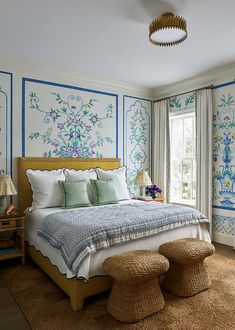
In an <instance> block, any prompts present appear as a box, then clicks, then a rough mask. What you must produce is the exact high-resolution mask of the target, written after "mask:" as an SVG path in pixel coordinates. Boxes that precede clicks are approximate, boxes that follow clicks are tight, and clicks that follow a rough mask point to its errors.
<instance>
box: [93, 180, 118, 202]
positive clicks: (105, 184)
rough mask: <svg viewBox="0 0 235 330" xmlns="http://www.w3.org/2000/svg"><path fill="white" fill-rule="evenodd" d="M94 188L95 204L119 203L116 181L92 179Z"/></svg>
mask: <svg viewBox="0 0 235 330" xmlns="http://www.w3.org/2000/svg"><path fill="white" fill-rule="evenodd" d="M90 181H91V185H92V188H93V190H94V205H105V204H117V203H118V198H117V194H116V189H115V183H114V182H113V181H112V180H109V181H103V180H92V179H91V180H90Z"/></svg>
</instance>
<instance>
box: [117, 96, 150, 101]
mask: <svg viewBox="0 0 235 330" xmlns="http://www.w3.org/2000/svg"><path fill="white" fill-rule="evenodd" d="M123 97H129V98H131V99H136V100H143V101H150V102H153V100H150V99H144V98H142V97H137V96H131V95H123Z"/></svg>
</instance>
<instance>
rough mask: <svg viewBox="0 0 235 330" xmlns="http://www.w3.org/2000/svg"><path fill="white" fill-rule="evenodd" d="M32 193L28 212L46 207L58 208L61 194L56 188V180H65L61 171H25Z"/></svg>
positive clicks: (57, 187) (58, 188)
mask: <svg viewBox="0 0 235 330" xmlns="http://www.w3.org/2000/svg"><path fill="white" fill-rule="evenodd" d="M26 175H27V177H28V180H29V183H30V185H31V189H32V192H33V199H32V205H31V207H30V208H29V211H33V210H36V209H43V208H46V207H56V206H60V203H61V198H62V192H61V189H60V187H59V186H58V180H62V181H64V180H65V175H64V171H63V169H58V170H51V171H47V170H45V171H41V170H31V169H28V170H27V171H26Z"/></svg>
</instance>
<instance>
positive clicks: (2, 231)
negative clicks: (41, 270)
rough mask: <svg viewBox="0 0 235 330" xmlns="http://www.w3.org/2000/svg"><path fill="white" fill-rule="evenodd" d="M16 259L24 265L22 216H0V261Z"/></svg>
mask: <svg viewBox="0 0 235 330" xmlns="http://www.w3.org/2000/svg"><path fill="white" fill-rule="evenodd" d="M8 236H9V238H8ZM16 257H21V260H22V263H23V265H24V263H25V248H24V215H23V213H20V212H16V213H14V214H11V215H0V261H1V260H6V259H11V258H16Z"/></svg>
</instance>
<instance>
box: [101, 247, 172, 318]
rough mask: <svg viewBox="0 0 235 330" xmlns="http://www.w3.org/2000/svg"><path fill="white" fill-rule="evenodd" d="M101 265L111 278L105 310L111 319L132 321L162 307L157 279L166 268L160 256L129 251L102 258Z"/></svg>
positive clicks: (139, 251) (162, 300)
mask: <svg viewBox="0 0 235 330" xmlns="http://www.w3.org/2000/svg"><path fill="white" fill-rule="evenodd" d="M103 267H104V270H105V271H106V273H108V274H109V275H110V276H111V277H113V278H114V284H113V288H112V291H111V294H110V297H109V300H108V304H107V310H108V312H109V313H110V314H111V315H112V316H113V317H114V318H115V319H117V320H119V321H123V322H136V321H139V320H142V319H144V318H145V317H147V316H149V315H152V314H154V313H155V312H158V311H159V310H161V309H162V308H163V307H164V305H165V302H164V298H163V296H162V293H161V290H160V287H159V284H158V279H157V276H159V275H160V274H163V273H165V272H166V271H167V269H168V268H169V262H168V260H167V259H166V258H165V257H164V256H162V255H160V254H158V253H156V252H151V251H147V250H136V251H129V252H125V253H122V254H118V255H114V256H112V257H110V258H108V259H106V260H105V261H104V263H103Z"/></svg>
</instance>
